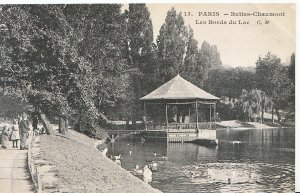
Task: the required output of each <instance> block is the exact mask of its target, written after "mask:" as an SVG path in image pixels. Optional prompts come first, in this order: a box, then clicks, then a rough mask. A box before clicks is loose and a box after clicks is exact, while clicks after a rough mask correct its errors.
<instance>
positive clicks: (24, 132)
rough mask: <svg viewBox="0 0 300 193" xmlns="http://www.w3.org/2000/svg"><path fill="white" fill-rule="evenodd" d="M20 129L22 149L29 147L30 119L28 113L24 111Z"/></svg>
mask: <svg viewBox="0 0 300 193" xmlns="http://www.w3.org/2000/svg"><path fill="white" fill-rule="evenodd" d="M19 130H20V149H21V150H23V149H27V145H26V143H27V138H28V131H29V121H28V120H27V115H26V113H23V115H22V120H21V121H20V123H19Z"/></svg>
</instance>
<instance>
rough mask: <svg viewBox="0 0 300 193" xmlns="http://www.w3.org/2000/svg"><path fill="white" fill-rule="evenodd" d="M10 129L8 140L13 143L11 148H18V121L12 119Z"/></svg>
mask: <svg viewBox="0 0 300 193" xmlns="http://www.w3.org/2000/svg"><path fill="white" fill-rule="evenodd" d="M11 128H12V133H11V136H10V139H11V140H12V142H13V148H14V147H15V148H18V141H19V140H20V132H19V125H18V119H14V121H13V125H12V126H11ZM15 144H16V145H15Z"/></svg>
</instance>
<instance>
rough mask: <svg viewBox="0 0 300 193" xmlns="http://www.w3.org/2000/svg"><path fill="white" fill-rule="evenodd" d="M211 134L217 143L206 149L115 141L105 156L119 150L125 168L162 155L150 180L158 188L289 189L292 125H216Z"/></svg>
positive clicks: (292, 159) (292, 163) (291, 185)
mask: <svg viewBox="0 0 300 193" xmlns="http://www.w3.org/2000/svg"><path fill="white" fill-rule="evenodd" d="M217 138H218V139H219V145H218V146H217V147H211V148H209V147H203V146H199V145H194V144H190V143H185V144H174V143H155V142H148V141H145V142H142V141H137V142H132V141H129V140H119V141H118V140H117V142H115V143H114V144H108V147H109V152H108V155H111V154H113V155H119V154H121V155H122V159H121V166H122V167H123V168H125V169H127V170H128V171H133V169H134V168H135V166H136V165H139V166H140V167H141V168H142V167H143V166H144V165H145V164H147V163H148V162H149V161H151V160H154V159H155V156H156V157H159V158H162V157H163V156H164V157H167V158H168V159H167V161H158V171H157V172H154V173H153V182H152V183H151V185H152V186H153V187H155V188H157V189H160V190H161V191H163V192H294V191H295V189H294V186H295V129H294V128H289V129H246V130H245V129H244V130H239V129H222V130H218V131H217ZM159 158H158V159H159ZM162 159H163V158H162ZM136 175H137V176H138V177H140V178H141V176H139V175H138V174H136Z"/></svg>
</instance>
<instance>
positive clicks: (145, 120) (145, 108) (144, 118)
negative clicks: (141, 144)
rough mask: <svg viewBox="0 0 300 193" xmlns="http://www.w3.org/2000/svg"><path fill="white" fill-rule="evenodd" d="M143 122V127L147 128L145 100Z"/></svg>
mask: <svg viewBox="0 0 300 193" xmlns="http://www.w3.org/2000/svg"><path fill="white" fill-rule="evenodd" d="M144 116H145V118H144V122H145V129H146V130H147V111H146V102H145V101H144Z"/></svg>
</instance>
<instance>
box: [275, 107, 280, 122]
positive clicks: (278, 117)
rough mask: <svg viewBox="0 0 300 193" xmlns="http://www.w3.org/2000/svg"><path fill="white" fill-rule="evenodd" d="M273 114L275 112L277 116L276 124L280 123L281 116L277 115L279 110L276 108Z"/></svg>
mask: <svg viewBox="0 0 300 193" xmlns="http://www.w3.org/2000/svg"><path fill="white" fill-rule="evenodd" d="M275 112H276V115H277V119H278V123H280V122H281V115H280V113H279V110H278V109H277V108H275Z"/></svg>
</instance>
